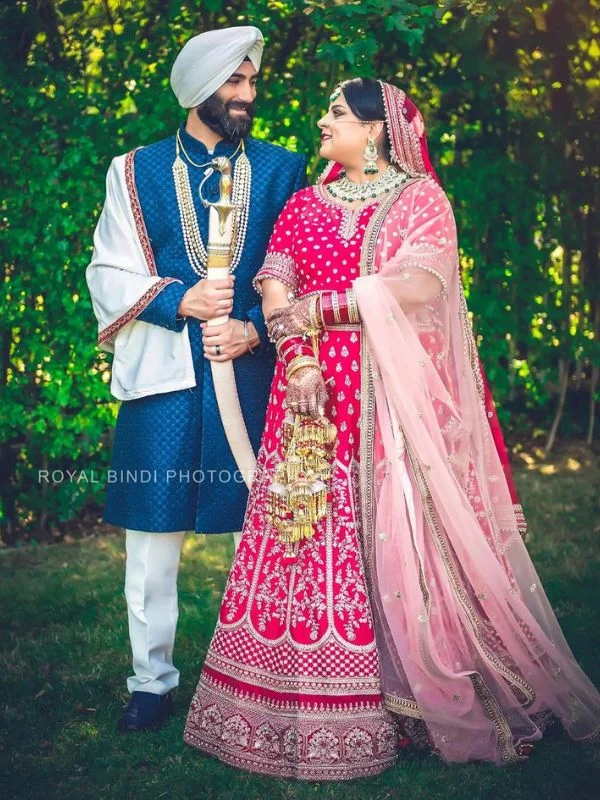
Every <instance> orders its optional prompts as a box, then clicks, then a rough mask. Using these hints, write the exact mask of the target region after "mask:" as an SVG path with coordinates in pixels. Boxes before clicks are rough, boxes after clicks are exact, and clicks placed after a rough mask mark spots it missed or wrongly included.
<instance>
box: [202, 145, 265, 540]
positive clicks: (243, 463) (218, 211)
mask: <svg viewBox="0 0 600 800" xmlns="http://www.w3.org/2000/svg"><path fill="white" fill-rule="evenodd" d="M211 166H212V167H213V169H215V170H217V171H218V172H220V173H221V180H220V198H219V201H218V202H217V203H207V205H208V207H209V212H208V213H209V217H208V248H207V255H208V259H207V264H206V272H207V276H206V277H207V280H218V279H222V278H227V277H228V276H229V268H230V264H231V254H232V243H233V221H234V214H235V211H236V209H237V206H234V205H232V203H231V188H232V181H231V163H230V161H229V159H228V158H225V157H223V156H219V157H217V158H215V159H213V161H212V165H211ZM228 319H229V316H228V315H223V316H221V317H215V318H214V319H209V320H208V321H207V325H208V326H214V325H223V324H224V323H225V322H227V320H228ZM210 366H211V370H212V377H213V383H214V387H215V395H216V397H217V405H218V407H219V413H220V415H221V422H222V423H223V428H224V430H225V436H226V437H227V441H228V443H229V447H230V448H231V452H232V454H233V457H234V460H235V463H236V465H237V468H238V470H239V471H240V473H241V475H242V477H243V479H244V482H245V484H246V486H247V487H248V491H249V490H250V486H251V484H252V478H253V476H254V471H255V469H256V457H255V455H254V450H253V449H252V444H251V443H250V438H249V436H248V431H247V430H246V424H245V422H244V417H243V415H242V408H241V406H240V400H239V397H238V392H237V386H236V383H235V373H234V371H233V359H230V360H229V361H211V362H210ZM233 538H234V544H235V549H236V550H237V548H238V546H239V543H240V539H241V533H240V532H236V533H234V535H233Z"/></svg>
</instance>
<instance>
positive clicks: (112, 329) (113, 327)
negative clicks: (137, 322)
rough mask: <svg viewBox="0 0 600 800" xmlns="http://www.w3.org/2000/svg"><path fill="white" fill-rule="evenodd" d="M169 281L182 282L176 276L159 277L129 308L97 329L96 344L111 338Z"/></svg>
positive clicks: (148, 303) (139, 312)
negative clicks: (101, 328) (103, 326)
mask: <svg viewBox="0 0 600 800" xmlns="http://www.w3.org/2000/svg"><path fill="white" fill-rule="evenodd" d="M169 283H182V281H179V280H177V278H161V279H160V280H159V281H157V282H156V283H155V284H154V286H151V287H150V288H149V289H148V291H147V292H145V293H144V294H143V295H142V296H141V297H140V299H139V300H138V301H137V302H136V303H134V304H133V305H132V306H131V308H130V309H128V310H127V311H126V312H125V313H124V314H122V315H121V316H120V317H119V318H118V319H117V320H115V321H114V322H113V323H111V324H110V325H108V326H107V327H106V328H104V329H103V330H101V331H99V333H98V344H103V343H104V342H106V341H107V339H111V338H112V337H113V336H114V335H115V334H116V333H117V332H118V331H120V330H121V328H123V327H124V326H125V325H127V323H128V322H131V320H132V319H135V317H137V316H138V314H141V312H142V311H143V310H144V309H145V308H146V306H148V305H150V303H151V302H152V300H154V298H155V297H156V295H157V294H159V293H160V292H162V290H163V289H164V288H165V286H166V285H167V284H169Z"/></svg>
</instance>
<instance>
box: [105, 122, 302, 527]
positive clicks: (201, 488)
mask: <svg viewBox="0 0 600 800" xmlns="http://www.w3.org/2000/svg"><path fill="white" fill-rule="evenodd" d="M180 136H181V138H182V141H183V145H184V147H185V149H186V151H187V152H188V153H189V155H190V157H191V158H192V160H193V161H195V162H196V163H199V164H204V163H206V162H207V161H209V160H210V158H211V155H210V154H209V153H208V151H207V149H206V146H205V145H204V144H202V142H199V141H198V140H197V139H194V138H193V137H192V136H190V135H189V134H188V133H187V132H186V131H185V129H184V127H183V126H182V127H181V128H180ZM234 150H235V146H233V145H230V144H227V143H225V142H219V144H217V146H216V148H215V151H214V155H215V156H217V155H225V156H231V155H232V154H233V152H234ZM246 154H247V156H248V158H249V159H250V163H251V166H252V190H251V199H250V213H249V220H248V229H247V233H246V240H245V244H244V249H243V252H242V257H241V259H240V263H239V265H238V267H237V269H236V271H235V274H236V281H235V295H234V302H233V311H232V314H231V316H232V317H234V318H236V319H242V320H243V319H247V320H251V321H252V322H253V324H254V326H255V327H256V330H257V331H258V334H259V336H260V340H261V341H260V346H259V348H258V349H257V350H256V351H255V352H256V354H255V355H251V354H250V353H247V354H245V355H243V356H240V357H239V358H237V359H235V360H234V362H233V365H234V371H235V377H236V383H237V389H238V395H239V399H240V404H241V407H242V412H243V416H244V420H245V423H246V428H247V430H248V435H249V437H250V441H251V443H252V446H253V448H254V452H255V453H256V452H257V450H258V446H259V444H260V439H261V435H262V430H263V426H264V420H265V412H266V407H267V401H268V396H269V390H270V386H271V380H272V377H273V371H274V366H275V349H274V347H273V345H272V344H271V343H270V342H269V341H268V339H267V332H266V327H265V322H264V318H263V314H262V309H261V304H260V297H259V296H258V294H257V293H256V291H255V290H254V288H253V287H252V278H253V277H254V276H255V275H256V273H257V271H258V270H259V268H260V267H261V265H262V262H263V259H264V256H265V251H266V248H267V244H268V241H269V236H270V234H271V231H272V229H273V226H274V224H275V220H276V219H277V217H278V215H279V213H280V211H281V209H282V208H283V206H284V204H285V202H286V200H287V199H288V197H289V196H290V195H291V194H293V193H294V192H295V191H297V190H298V189H300V188H302V186H304V183H305V171H306V160H305V158H304V156H301V155H298V154H296V153H291V152H289V151H288V150H285V149H284V148H283V147H279V146H277V145H273V144H269V143H267V142H264V141H260V140H257V139H252V138H248V139H247V140H246ZM184 158H185V157H184ZM174 159H175V136H171V137H169V138H168V139H164V140H162V141H160V142H156V143H155V144H152V145H150V146H148V147H143V148H141V149H140V150H138V151H137V152H136V154H135V162H134V166H135V182H136V187H137V192H138V195H139V200H140V205H141V208H142V213H143V217H144V222H145V224H146V229H147V231H148V236H149V238H150V242H151V244H152V249H153V252H154V257H155V260H156V266H157V270H158V274H159V275H160V276H161V277H172V278H179V279H180V280H181V281H183V284H179V283H170V284H168V285H167V286H166V287H165V288H164V289H163V290H162V291H161V293H160V294H159V295H157V297H156V298H155V299H154V300H153V301H152V302H151V303H150V304H149V305H148V306H147V307H146V308H145V309H144V310H143V311H142V312H141V313H140V314H139V315H138V319H140V320H143V321H144V322H147V323H150V324H153V325H162V326H164V327H166V328H168V329H170V330H181V329H182V327H183V326H184V325H187V326H188V329H189V335H190V340H191V346H192V354H193V358H194V369H195V373H196V386H195V387H194V388H192V389H183V390H181V391H175V392H166V393H164V394H158V395H152V396H149V397H142V398H139V399H136V400H127V401H124V402H123V403H122V404H121V407H120V409H119V415H118V419H117V425H116V429H115V439H114V447H113V460H112V470H111V473H109V480H108V487H107V497H106V505H105V510H104V519H105V520H106V522H110V523H113V524H115V525H120V526H122V527H125V528H130V529H133V530H143V531H156V532H158V531H182V530H195V531H196V532H198V533H225V532H229V531H236V530H241V527H242V523H243V519H244V512H245V508H246V503H247V499H248V491H247V489H246V486H245V484H244V482H243V480H242V478H241V476H240V475H239V473H238V471H237V466H236V464H235V461H234V459H233V456H232V454H231V450H230V448H229V444H228V442H227V439H226V437H225V431H224V429H223V425H222V423H221V418H220V416H219V410H218V407H217V401H216V397H215V391H214V386H213V381H212V372H211V368H210V362H209V361H208V360H207V359H205V358H204V356H203V348H202V336H201V329H200V321H199V320H195V319H192V318H189V319H187V320H178V319H176V317H177V309H178V306H179V303H180V301H181V298H182V297H183V295H184V294H185V292H186V291H187V289H188V288H189V287H191V286H193V285H194V284H195V283H196V282H197V281H198V280H200V277H199V276H198V275H197V274H196V273H195V272H194V271H193V269H192V267H191V266H190V263H189V260H188V257H187V254H186V251H185V246H184V242H183V235H182V230H181V222H180V217H179V210H178V206H177V199H176V195H175V186H174V182H173V174H172V166H173V161H174ZM233 163H234V165H235V159H234V162H233ZM188 170H189V176H190V184H191V188H192V195H193V197H194V203H195V207H196V215H197V218H198V225H199V228H200V231H201V233H202V237H203V239H204V242H205V244H207V243H208V209H206V208H205V207H204V206H203V205H202V204H201V202H200V199H199V195H198V186H199V184H200V181H201V180H202V178H203V177H204V172H205V170H204V169H199V168H196V167H193V166H191V165H190V164H188ZM203 194H204V197H205V198H207V199H208V200H210V201H215V200H216V199H218V196H219V173H217V172H215V173H213V175H211V177H210V178H209V179H208V180H207V181H206V182H205V184H204V187H203Z"/></svg>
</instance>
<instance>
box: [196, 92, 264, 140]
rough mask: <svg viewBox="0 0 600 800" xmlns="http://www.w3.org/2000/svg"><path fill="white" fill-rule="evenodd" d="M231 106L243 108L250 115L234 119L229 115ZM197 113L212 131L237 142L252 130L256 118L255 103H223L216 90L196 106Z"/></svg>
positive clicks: (237, 101)
mask: <svg viewBox="0 0 600 800" xmlns="http://www.w3.org/2000/svg"><path fill="white" fill-rule="evenodd" d="M230 108H243V109H244V110H245V111H246V113H247V114H248V116H247V117H246V118H245V119H243V118H241V119H232V118H231V117H230V116H229V109H230ZM196 114H197V115H198V118H199V119H200V120H201V121H202V122H203V123H204V124H205V125H208V127H209V128H210V129H211V131H214V132H215V133H218V134H219V136H222V137H223V139H225V140H226V141H227V142H232V143H234V144H237V142H239V141H240V139H244V138H245V137H246V136H247V135H248V133H249V132H250V128H251V127H252V121H253V118H254V103H244V102H242V101H241V100H232V101H231V102H229V103H223V101H222V100H221V99H220V98H219V96H218V94H217V92H215V93H214V94H212V95H211V96H210V97H209V98H207V99H206V100H205V101H204V102H203V103H201V104H200V105H199V106H198V107H197V108H196Z"/></svg>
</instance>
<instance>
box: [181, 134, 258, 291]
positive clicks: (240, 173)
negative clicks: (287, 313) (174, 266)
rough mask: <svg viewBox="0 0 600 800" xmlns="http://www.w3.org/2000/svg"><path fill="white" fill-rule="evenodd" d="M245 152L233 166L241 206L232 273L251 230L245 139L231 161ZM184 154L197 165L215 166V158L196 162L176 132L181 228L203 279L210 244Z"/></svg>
mask: <svg viewBox="0 0 600 800" xmlns="http://www.w3.org/2000/svg"><path fill="white" fill-rule="evenodd" d="M240 150H241V151H242V152H241V154H240V155H239V156H238V158H237V160H236V162H235V165H234V168H233V186H232V191H231V202H232V204H234V205H235V206H236V207H237V208H236V210H235V212H234V217H233V235H232V239H231V242H232V247H233V254H232V257H231V262H230V263H231V266H230V268H229V271H230V272H233V271H234V270H235V269H236V267H237V266H238V264H239V263H240V259H241V257H242V251H243V249H244V243H245V241H246V232H247V230H248V216H249V213H250V192H251V189H252V166H251V164H250V159H249V158H248V156H247V155H246V148H245V147H244V141H243V139H242V141H240V143H239V145H238V147H237V149H236V150H235V152H234V153H233V155H232V156H231V160H233V158H234V157H235V156H236V155H237V153H238V152H239V151H240ZM181 153H183V154H184V156H185V158H186V159H187V161H188V162H189V163H190V164H191V165H192V166H193V167H197V168H204V167H211V166H212V159H211V160H210V161H207V162H206V163H205V164H196V163H195V162H194V161H192V159H191V158H190V156H189V155H188V153H187V152H186V150H185V148H184V146H183V142H182V141H181V136H180V135H179V131H177V133H176V135H175V161H174V162H173V180H174V182H175V194H176V196H177V205H178V207H179V218H180V220H181V230H182V233H183V242H184V245H185V250H186V253H187V256H188V259H189V262H190V266H191V267H192V269H193V270H194V272H195V273H196V274H197V275H199V276H200V277H201V278H206V275H207V271H206V263H207V260H208V254H207V251H206V245H205V244H204V241H203V239H202V233H201V232H200V227H199V225H198V217H197V215H196V209H195V207H194V198H193V196H192V187H191V185H190V175H189V170H188V166H187V164H186V162H185V161H184V160H183V158H182V157H181ZM210 174H212V173H210V172H209V173H208V175H206V176H205V178H204V180H206V179H207V178H208V177H210ZM204 180H203V181H202V182H201V183H200V187H199V189H198V191H199V194H200V200H201V202H202V204H203V205H204V206H205V207H206V206H207V202H206V200H205V199H204V197H203V196H202V184H203V183H204Z"/></svg>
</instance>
